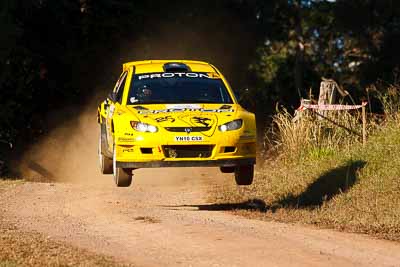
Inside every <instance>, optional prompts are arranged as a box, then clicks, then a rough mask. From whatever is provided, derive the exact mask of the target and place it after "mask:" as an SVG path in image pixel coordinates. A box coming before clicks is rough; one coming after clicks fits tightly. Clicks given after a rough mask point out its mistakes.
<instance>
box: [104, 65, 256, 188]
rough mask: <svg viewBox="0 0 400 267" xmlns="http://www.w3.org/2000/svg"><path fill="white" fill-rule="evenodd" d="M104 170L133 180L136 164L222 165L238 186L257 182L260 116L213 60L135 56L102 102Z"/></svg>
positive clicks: (118, 179)
mask: <svg viewBox="0 0 400 267" xmlns="http://www.w3.org/2000/svg"><path fill="white" fill-rule="evenodd" d="M98 122H99V124H100V126H101V127H100V131H101V132H100V141H99V159H100V167H101V172H102V173H103V174H113V175H114V180H115V183H116V184H117V186H129V185H130V184H131V182H132V172H133V170H135V169H137V168H157V167H195V166H204V167H211V166H216V167H220V169H221V171H222V172H224V173H235V180H236V183H237V184H238V185H250V184H251V183H252V181H253V175H254V164H255V161H256V160H255V158H256V124H255V116H254V114H253V113H250V112H248V111H246V110H245V109H243V108H242V107H241V106H240V105H239V104H238V101H237V99H236V98H235V95H234V93H233V91H232V89H231V88H230V87H229V85H228V83H227V81H226V80H225V78H224V77H223V76H222V74H221V73H220V72H219V71H218V70H217V69H216V68H215V67H214V66H212V65H211V64H208V63H205V62H200V61H189V60H173V61H166V60H151V61H136V62H129V63H126V64H124V65H123V72H122V74H121V76H120V78H119V79H118V81H117V83H116V85H115V87H114V89H113V91H112V92H111V93H110V94H109V95H108V98H107V99H106V100H105V101H103V102H102V103H101V104H100V105H99V107H98Z"/></svg>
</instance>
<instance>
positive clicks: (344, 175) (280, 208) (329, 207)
mask: <svg viewBox="0 0 400 267" xmlns="http://www.w3.org/2000/svg"><path fill="white" fill-rule="evenodd" d="M398 99H399V98H395V97H393V96H392V100H390V101H398ZM390 101H387V102H386V104H385V106H389V107H390V109H387V110H386V111H387V114H386V115H387V120H386V122H385V123H384V124H382V125H381V126H380V127H376V126H374V128H373V131H371V132H370V137H369V140H368V143H367V146H366V147H363V146H362V144H360V140H359V138H358V137H354V136H350V135H349V134H348V133H345V132H341V131H338V130H336V129H332V131H331V132H328V133H325V134H322V135H320V133H321V132H323V131H324V130H323V129H325V128H324V127H326V126H324V125H323V123H322V122H319V121H316V120H315V118H313V117H312V116H310V117H306V118H304V119H302V121H297V122H293V121H292V120H291V119H292V118H291V117H290V116H289V115H288V114H287V113H280V114H278V115H277V116H276V117H275V123H277V126H278V127H277V129H278V130H279V132H278V133H277V135H276V136H275V139H274V140H275V151H276V153H277V155H278V156H277V157H275V158H274V159H270V160H267V161H266V162H265V165H264V166H263V168H262V169H259V170H258V172H257V174H256V179H255V182H254V184H253V185H252V186H250V187H245V188H243V187H236V186H234V185H226V186H225V187H224V188H218V189H217V190H214V191H213V194H212V195H213V200H214V201H217V202H218V203H223V204H224V205H228V206H232V207H238V208H237V209H236V211H235V212H236V213H239V214H241V215H245V216H249V217H252V218H254V217H256V218H260V219H267V220H278V221H284V222H296V223H304V224H313V225H317V226H320V227H329V228H335V229H339V230H344V231H349V232H358V233H367V234H371V235H375V236H378V237H381V238H386V239H390V240H397V241H400V194H399V192H400V164H399V162H400V149H399V148H400V123H399V122H400V120H399V117H398V116H399V115H398V114H400V113H399V110H400V105H398V106H395V105H392V104H390V103H391V102H390ZM398 102H399V103H400V101H398ZM396 103H397V102H396ZM386 108H387V107H386ZM338 120H339V121H341V123H343V124H345V123H346V125H347V126H348V127H350V126H351V127H353V128H352V129H356V130H359V129H357V128H356V126H352V125H353V123H356V122H357V120H358V119H357V118H356V119H355V120H354V121H352V119H346V118H338ZM370 130H372V129H370ZM254 203H256V204H257V205H254Z"/></svg>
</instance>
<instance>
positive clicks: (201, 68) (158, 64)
mask: <svg viewBox="0 0 400 267" xmlns="http://www.w3.org/2000/svg"><path fill="white" fill-rule="evenodd" d="M166 63H183V64H186V65H187V66H189V68H190V70H191V71H193V72H208V73H217V70H216V69H215V67H214V66H212V65H211V64H209V63H207V62H203V61H194V60H145V61H132V62H127V63H125V64H123V70H124V71H127V70H128V69H129V68H131V67H135V73H136V74H142V73H152V72H164V68H163V67H164V65H165V64H166Z"/></svg>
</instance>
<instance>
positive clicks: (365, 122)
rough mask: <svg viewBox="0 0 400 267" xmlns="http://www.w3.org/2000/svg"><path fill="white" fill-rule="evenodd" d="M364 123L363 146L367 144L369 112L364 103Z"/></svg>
mask: <svg viewBox="0 0 400 267" xmlns="http://www.w3.org/2000/svg"><path fill="white" fill-rule="evenodd" d="M362 124H363V125H362V136H363V146H365V145H366V144H367V112H366V110H365V105H364V103H363V106H362Z"/></svg>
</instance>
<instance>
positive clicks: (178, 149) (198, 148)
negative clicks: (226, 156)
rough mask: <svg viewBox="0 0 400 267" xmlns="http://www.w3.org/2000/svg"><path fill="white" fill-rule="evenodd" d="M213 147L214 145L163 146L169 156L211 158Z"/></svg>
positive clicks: (166, 155)
mask: <svg viewBox="0 0 400 267" xmlns="http://www.w3.org/2000/svg"><path fill="white" fill-rule="evenodd" d="M213 148H214V146H212V145H177V146H163V150H164V155H165V157H167V158H209V157H211V154H212V151H213Z"/></svg>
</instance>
